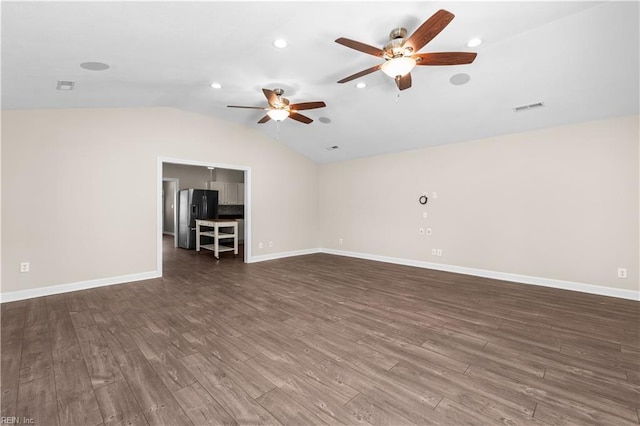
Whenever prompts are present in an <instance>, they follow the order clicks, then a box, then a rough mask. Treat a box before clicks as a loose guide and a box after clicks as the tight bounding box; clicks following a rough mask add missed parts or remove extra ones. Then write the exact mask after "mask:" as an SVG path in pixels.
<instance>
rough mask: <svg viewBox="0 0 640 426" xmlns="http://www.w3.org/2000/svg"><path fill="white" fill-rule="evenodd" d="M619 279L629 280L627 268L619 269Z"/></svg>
mask: <svg viewBox="0 0 640 426" xmlns="http://www.w3.org/2000/svg"><path fill="white" fill-rule="evenodd" d="M618 278H627V268H618Z"/></svg>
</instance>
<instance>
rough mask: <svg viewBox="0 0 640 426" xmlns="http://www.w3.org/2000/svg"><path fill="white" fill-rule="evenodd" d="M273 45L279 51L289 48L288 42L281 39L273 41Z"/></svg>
mask: <svg viewBox="0 0 640 426" xmlns="http://www.w3.org/2000/svg"><path fill="white" fill-rule="evenodd" d="M273 45H274V46H275V47H277V48H278V49H284V48H285V47H287V40H285V39H283V38H279V39H277V40H274V41H273Z"/></svg>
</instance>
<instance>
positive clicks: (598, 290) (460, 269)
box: [320, 249, 640, 301]
mask: <svg viewBox="0 0 640 426" xmlns="http://www.w3.org/2000/svg"><path fill="white" fill-rule="evenodd" d="M320 252H321V253H327V254H335V255H338V256H347V257H355V258H358V259H366V260H375V261H377V262H386V263H395V264H398V265H405V266H415V267H418V268H426V269H435V270H438V271H445V272H455V273H458V274H464V275H473V276H477V277H484V278H493V279H496V280H503V281H512V282H515V283H520V284H531V285H538V286H542V287H552V288H558V289H562V290H571V291H579V292H582V293H590V294H598V295H600V296H610V297H617V298H620V299H628V300H637V301H640V291H633V290H623V289H617V288H611V287H603V286H598V285H593V284H585V283H578V282H573V281H562V280H555V279H551V278H541V277H532V276H528V275H518V274H511V273H507V272H498V271H488V270H484V269H476V268H467V267H464V266H455V265H445V264H441V263H432V262H423V261H419V260H411V259H402V258H397V257H387V256H378V255H375V254H367V253H357V252H350V251H343V250H334V249H320Z"/></svg>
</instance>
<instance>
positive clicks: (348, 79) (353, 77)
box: [338, 64, 382, 83]
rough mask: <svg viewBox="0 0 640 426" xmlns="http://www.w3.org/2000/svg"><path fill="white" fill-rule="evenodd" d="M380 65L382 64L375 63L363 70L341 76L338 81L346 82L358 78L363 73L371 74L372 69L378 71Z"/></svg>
mask: <svg viewBox="0 0 640 426" xmlns="http://www.w3.org/2000/svg"><path fill="white" fill-rule="evenodd" d="M381 66H382V64H379V65H376V66H375V67H371V68H367V69H366V70H364V71H360V72H358V73H355V74H353V75H350V76H349V77H345V78H343V79H342V80H340V81H338V83H346V82H347V81H351V80H355V79H356V78H360V77H362V76H364V75H367V74H371V73H372V72H374V71H378V70H379V69H380V67H381Z"/></svg>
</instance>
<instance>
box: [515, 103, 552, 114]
mask: <svg viewBox="0 0 640 426" xmlns="http://www.w3.org/2000/svg"><path fill="white" fill-rule="evenodd" d="M543 106H544V103H543V102H536V103H535V104H529V105H520V106H517V107H515V108H513V111H515V112H521V111H527V110H529V109H534V108H540V107H543Z"/></svg>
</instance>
